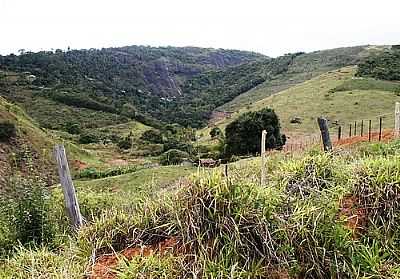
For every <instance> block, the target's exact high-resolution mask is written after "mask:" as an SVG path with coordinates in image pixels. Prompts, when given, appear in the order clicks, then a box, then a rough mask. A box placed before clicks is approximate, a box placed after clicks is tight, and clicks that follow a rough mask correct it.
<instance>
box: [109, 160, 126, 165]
mask: <svg viewBox="0 0 400 279" xmlns="http://www.w3.org/2000/svg"><path fill="white" fill-rule="evenodd" d="M107 163H108V164H110V165H112V166H127V165H129V162H128V161H127V160H124V159H113V160H110V161H108V162H107Z"/></svg>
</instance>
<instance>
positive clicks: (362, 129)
mask: <svg viewBox="0 0 400 279" xmlns="http://www.w3.org/2000/svg"><path fill="white" fill-rule="evenodd" d="M360 134H361V136H364V120H361V132H360Z"/></svg>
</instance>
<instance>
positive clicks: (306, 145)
mask: <svg viewBox="0 0 400 279" xmlns="http://www.w3.org/2000/svg"><path fill="white" fill-rule="evenodd" d="M316 125H317V123H316ZM329 126H330V128H329V133H330V138H331V141H332V143H333V146H341V145H346V144H352V143H357V142H363V141H387V140H390V139H392V138H393V137H394V129H395V115H394V114H393V113H386V114H381V115H376V116H374V117H370V118H369V119H359V120H354V121H351V122H350V121H349V122H341V123H339V122H338V121H333V122H332V121H331V122H329ZM316 146H320V147H321V148H322V139H321V134H320V133H314V134H309V135H304V136H300V137H298V138H296V139H295V140H292V141H291V142H288V143H287V144H286V145H285V146H284V147H283V150H282V151H283V152H298V151H305V150H309V149H311V148H315V147H316Z"/></svg>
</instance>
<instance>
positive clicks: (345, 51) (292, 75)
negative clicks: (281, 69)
mask: <svg viewBox="0 0 400 279" xmlns="http://www.w3.org/2000/svg"><path fill="white" fill-rule="evenodd" d="M381 48H382V47H376V48H371V47H367V46H358V47H349V48H338V49H330V50H322V51H316V52H311V53H305V54H302V55H300V56H297V57H296V58H295V59H294V60H293V62H292V64H291V65H289V68H288V71H287V72H286V73H284V74H281V75H278V76H277V77H276V78H274V79H273V80H271V81H267V82H264V83H262V84H260V85H259V86H257V87H256V88H254V89H252V90H249V91H248V92H246V93H244V94H241V95H239V96H238V97H236V98H235V99H233V100H232V101H230V102H228V103H226V104H224V105H223V106H221V107H219V108H218V110H222V111H224V110H227V111H237V110H239V109H241V108H245V107H246V106H249V105H251V104H252V103H254V102H257V101H260V100H262V99H265V98H267V97H269V96H271V95H273V94H275V93H278V92H281V91H283V90H286V89H288V88H290V87H292V86H295V85H297V84H300V83H302V82H305V81H307V80H310V79H312V78H314V77H317V76H319V75H321V74H323V73H326V72H328V71H331V70H336V69H339V68H341V67H344V66H350V65H355V64H356V63H357V62H358V60H359V59H360V58H361V57H363V56H365V55H367V54H368V53H370V52H371V51H378V50H380V49H381Z"/></svg>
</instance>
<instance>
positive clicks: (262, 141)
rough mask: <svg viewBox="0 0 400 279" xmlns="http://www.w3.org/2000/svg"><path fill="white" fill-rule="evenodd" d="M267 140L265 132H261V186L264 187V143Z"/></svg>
mask: <svg viewBox="0 0 400 279" xmlns="http://www.w3.org/2000/svg"><path fill="white" fill-rule="evenodd" d="M266 140H267V131H265V130H263V131H262V132H261V186H263V185H265V143H266Z"/></svg>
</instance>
